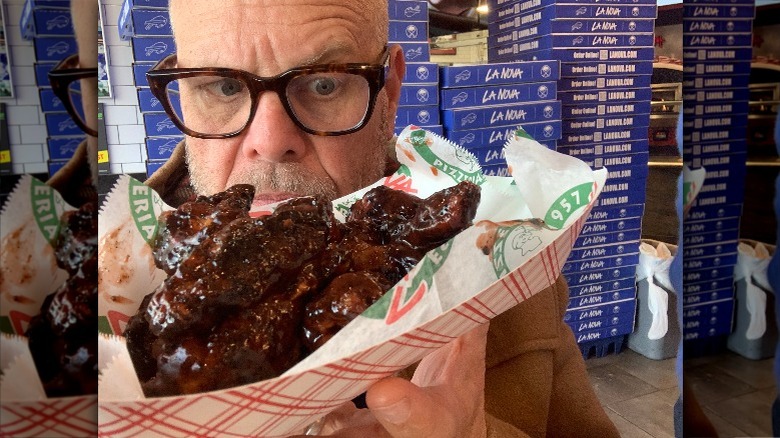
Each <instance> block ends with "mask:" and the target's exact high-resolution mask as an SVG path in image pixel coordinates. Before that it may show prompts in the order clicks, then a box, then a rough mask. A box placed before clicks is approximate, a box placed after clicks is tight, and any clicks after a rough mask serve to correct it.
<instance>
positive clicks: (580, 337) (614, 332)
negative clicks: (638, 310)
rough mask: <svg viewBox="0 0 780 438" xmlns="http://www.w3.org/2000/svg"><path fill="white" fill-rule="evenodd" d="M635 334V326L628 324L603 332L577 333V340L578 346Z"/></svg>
mask: <svg viewBox="0 0 780 438" xmlns="http://www.w3.org/2000/svg"><path fill="white" fill-rule="evenodd" d="M633 332H634V324H633V321H632V323H630V324H629V323H626V324H620V325H617V326H614V327H609V328H605V329H601V330H589V331H584V332H580V333H577V335H576V336H575V340H576V341H577V343H578V344H581V343H584V342H595V341H599V340H602V339H610V338H614V337H616V336H621V335H627V334H630V333H633Z"/></svg>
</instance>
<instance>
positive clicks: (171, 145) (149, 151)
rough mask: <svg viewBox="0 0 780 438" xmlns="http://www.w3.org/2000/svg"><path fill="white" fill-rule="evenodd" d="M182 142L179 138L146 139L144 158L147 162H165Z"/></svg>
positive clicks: (181, 137)
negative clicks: (145, 157)
mask: <svg viewBox="0 0 780 438" xmlns="http://www.w3.org/2000/svg"><path fill="white" fill-rule="evenodd" d="M182 140H184V137H183V136H179V137H146V141H145V142H146V156H147V158H148V159H149V160H167V159H168V158H170V157H171V154H172V153H173V150H174V149H175V148H176V145H178V144H179V143H180V142H181V141H182Z"/></svg>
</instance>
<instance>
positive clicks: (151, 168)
mask: <svg viewBox="0 0 780 438" xmlns="http://www.w3.org/2000/svg"><path fill="white" fill-rule="evenodd" d="M165 161H166V160H146V177H147V178H149V177H151V176H152V174H153V173H154V172H157V170H158V169H160V168H161V167H162V166H163V164H165Z"/></svg>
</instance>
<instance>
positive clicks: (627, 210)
mask: <svg viewBox="0 0 780 438" xmlns="http://www.w3.org/2000/svg"><path fill="white" fill-rule="evenodd" d="M644 211H645V204H644V203H637V204H636V205H620V206H595V207H593V209H592V210H591V212H590V214H588V217H587V218H586V220H587V222H586V224H587V223H588V222H595V221H611V220H618V219H628V218H635V217H641V216H642V215H643V214H644ZM626 229H628V227H627V228H626Z"/></svg>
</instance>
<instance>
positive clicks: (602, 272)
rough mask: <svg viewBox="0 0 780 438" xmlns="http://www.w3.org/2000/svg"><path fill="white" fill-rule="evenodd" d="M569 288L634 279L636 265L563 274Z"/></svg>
mask: <svg viewBox="0 0 780 438" xmlns="http://www.w3.org/2000/svg"><path fill="white" fill-rule="evenodd" d="M562 274H563V276H564V278H566V283H568V284H569V287H576V286H580V285H583V284H590V283H599V282H602V281H614V280H619V279H621V278H629V277H630V278H636V265H626V266H616V267H614V268H607V269H597V270H591V271H586V272H577V271H572V272H563V273H562Z"/></svg>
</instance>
